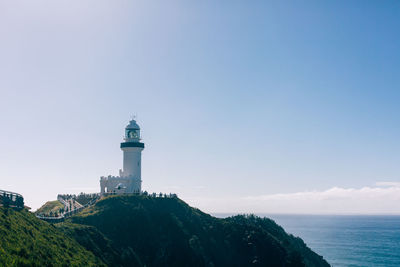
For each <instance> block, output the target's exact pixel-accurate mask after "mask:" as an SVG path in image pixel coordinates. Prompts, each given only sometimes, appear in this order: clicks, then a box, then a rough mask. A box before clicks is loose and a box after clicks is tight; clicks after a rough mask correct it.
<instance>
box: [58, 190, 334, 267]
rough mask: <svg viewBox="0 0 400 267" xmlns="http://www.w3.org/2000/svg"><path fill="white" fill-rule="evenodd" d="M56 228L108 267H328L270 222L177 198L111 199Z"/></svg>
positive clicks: (114, 197) (124, 197)
mask: <svg viewBox="0 0 400 267" xmlns="http://www.w3.org/2000/svg"><path fill="white" fill-rule="evenodd" d="M57 228H58V229H60V230H62V231H63V232H64V233H65V234H67V235H69V236H71V237H73V238H74V239H75V240H76V241H78V242H79V243H80V244H81V245H82V246H84V247H85V248H86V249H88V250H89V251H91V252H92V253H93V254H94V255H96V256H97V257H99V258H100V259H101V260H102V261H103V262H105V263H106V264H107V265H109V266H144V265H145V266H250V265H251V266H329V264H328V263H327V262H326V261H325V260H323V258H322V257H321V256H319V255H317V254H316V253H314V252H312V251H311V250H310V249H309V248H308V247H307V246H306V245H305V244H304V242H303V241H302V240H301V239H300V238H296V237H294V236H292V235H288V234H287V233H286V232H285V231H284V230H283V229H282V228H281V227H280V226H278V225H277V224H276V223H275V222H274V221H272V220H270V219H263V218H258V217H256V216H235V217H230V218H227V219H218V218H215V217H212V216H210V215H208V214H205V213H203V212H201V211H200V210H198V209H194V208H191V207H190V206H188V205H187V204H186V203H184V202H183V201H181V200H179V199H178V198H154V197H149V196H111V197H107V198H105V199H103V200H101V201H99V202H97V203H96V205H95V206H92V207H90V208H88V209H85V210H84V211H82V212H81V213H79V214H78V215H76V216H73V217H71V218H70V219H68V220H67V221H66V222H65V223H60V224H58V225H57Z"/></svg>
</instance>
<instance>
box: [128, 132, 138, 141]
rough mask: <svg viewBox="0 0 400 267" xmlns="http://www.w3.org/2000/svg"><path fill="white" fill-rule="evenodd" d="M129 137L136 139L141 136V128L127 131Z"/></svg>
mask: <svg viewBox="0 0 400 267" xmlns="http://www.w3.org/2000/svg"><path fill="white" fill-rule="evenodd" d="M127 137H128V138H134V139H137V138H139V130H129V131H127Z"/></svg>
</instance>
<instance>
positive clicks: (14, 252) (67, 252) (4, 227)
mask: <svg viewBox="0 0 400 267" xmlns="http://www.w3.org/2000/svg"><path fill="white" fill-rule="evenodd" d="M0 266H105V265H104V264H103V263H102V262H101V261H100V260H99V259H98V258H96V257H95V256H94V255H93V253H91V252H89V251H87V250H86V249H85V248H83V247H82V246H81V245H79V243H78V242H76V241H75V240H73V239H72V238H70V237H68V236H66V235H64V234H63V233H62V232H60V231H59V230H57V228H55V227H54V226H53V225H51V224H48V223H46V222H43V221H41V220H39V219H37V218H36V217H35V215H33V214H32V213H31V212H29V211H27V210H26V209H23V210H14V209H12V208H3V207H0Z"/></svg>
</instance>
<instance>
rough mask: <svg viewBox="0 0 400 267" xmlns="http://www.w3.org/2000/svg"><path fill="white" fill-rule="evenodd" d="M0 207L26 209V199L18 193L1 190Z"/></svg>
mask: <svg viewBox="0 0 400 267" xmlns="http://www.w3.org/2000/svg"><path fill="white" fill-rule="evenodd" d="M0 205H1V206H4V207H8V206H9V207H17V208H23V207H24V197H23V196H22V195H20V194H18V193H15V192H10V191H5V190H0Z"/></svg>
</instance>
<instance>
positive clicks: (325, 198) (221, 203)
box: [189, 182, 400, 214]
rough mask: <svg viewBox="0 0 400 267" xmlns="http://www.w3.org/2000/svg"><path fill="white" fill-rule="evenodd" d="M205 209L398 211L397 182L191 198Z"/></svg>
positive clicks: (233, 211) (399, 201)
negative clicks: (356, 186)
mask: <svg viewBox="0 0 400 267" xmlns="http://www.w3.org/2000/svg"><path fill="white" fill-rule="evenodd" d="M189 202H190V203H191V204H193V205H195V206H197V207H199V208H200V209H204V210H205V211H208V212H227V213H291V214H297V213H300V214H400V182H378V183H376V184H375V185H374V186H372V187H368V186H367V187H362V188H341V187H332V188H330V189H327V190H324V191H304V192H297V193H284V194H270V195H260V196H247V197H241V198H240V197H238V198H218V199H203V198H202V199H200V198H199V199H191V200H189Z"/></svg>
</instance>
